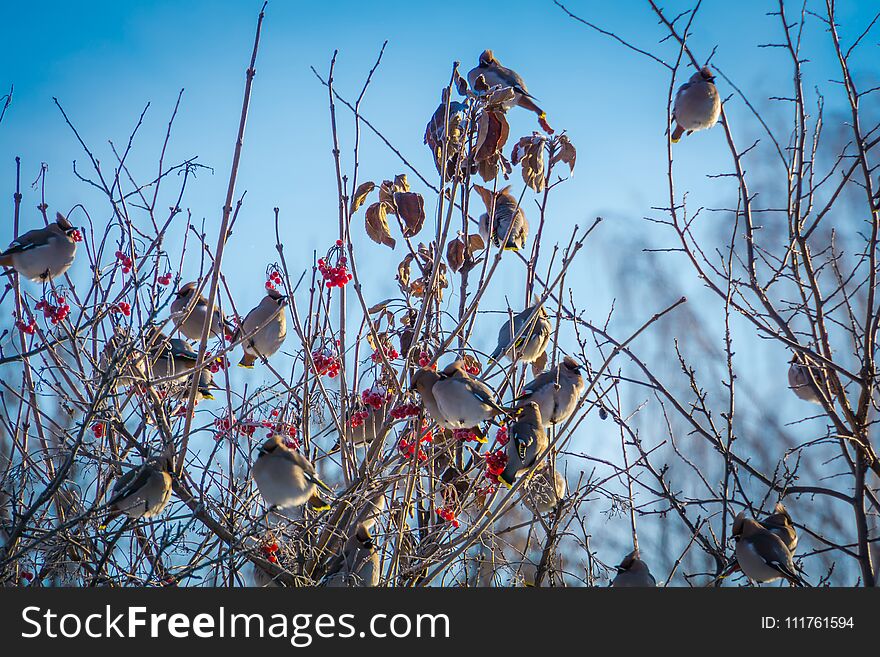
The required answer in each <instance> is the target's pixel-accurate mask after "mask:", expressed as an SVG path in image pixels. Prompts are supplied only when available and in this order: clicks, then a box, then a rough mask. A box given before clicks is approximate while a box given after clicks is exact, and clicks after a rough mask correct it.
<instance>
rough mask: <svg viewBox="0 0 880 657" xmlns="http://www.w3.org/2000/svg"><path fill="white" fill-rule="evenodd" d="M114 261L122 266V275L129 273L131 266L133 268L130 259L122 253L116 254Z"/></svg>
mask: <svg viewBox="0 0 880 657" xmlns="http://www.w3.org/2000/svg"><path fill="white" fill-rule="evenodd" d="M116 259H117V260H118V261H119V263H120V264H121V265H122V273H123V274H127V273H128V272H130V271H131V268H132V266H134V263H133V262H132V259H131V257H130V256H128V255H126V254H125V253H123V252H122V251H117V252H116Z"/></svg>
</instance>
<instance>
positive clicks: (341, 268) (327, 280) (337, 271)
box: [318, 240, 352, 287]
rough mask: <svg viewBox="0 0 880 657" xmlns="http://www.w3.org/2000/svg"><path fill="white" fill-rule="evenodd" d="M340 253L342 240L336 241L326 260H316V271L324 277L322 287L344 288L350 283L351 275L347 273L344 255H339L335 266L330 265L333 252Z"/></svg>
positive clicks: (346, 261)
mask: <svg viewBox="0 0 880 657" xmlns="http://www.w3.org/2000/svg"><path fill="white" fill-rule="evenodd" d="M334 251H336V252H338V253H342V240H336V246H335V247H333V248H331V249H330V251H329V252H328V253H327V257H326V258H320V259H319V260H318V271H320V272H321V276H323V277H324V285H325V286H327V287H345V285H346V283H348V282H349V281H351V279H352V275H351V274H349V273H348V267H347V266H346V264H347V263H348V260H347V259H346V258H345V256H344V255H340V256H339V257H338V258H337V260H336V264H335V265H331V264H330V262H329V261H330V259H331V256H332V254H333V252H334Z"/></svg>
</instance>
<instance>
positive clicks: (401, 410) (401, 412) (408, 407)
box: [391, 403, 422, 420]
mask: <svg viewBox="0 0 880 657" xmlns="http://www.w3.org/2000/svg"><path fill="white" fill-rule="evenodd" d="M421 412H422V407H421V406H419V405H418V404H413V403H408V404H399V405H398V406H395V407H394V408H392V409H391V417H392V418H394V419H395V420H404V419H406V418H408V417H414V416H416V415H418V414H419V413H421Z"/></svg>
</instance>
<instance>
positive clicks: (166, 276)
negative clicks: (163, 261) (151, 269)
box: [156, 271, 171, 285]
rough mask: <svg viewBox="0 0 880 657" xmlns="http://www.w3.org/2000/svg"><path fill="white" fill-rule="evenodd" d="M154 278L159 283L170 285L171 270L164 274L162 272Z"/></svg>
mask: <svg viewBox="0 0 880 657" xmlns="http://www.w3.org/2000/svg"><path fill="white" fill-rule="evenodd" d="M156 280H157V281H158V282H159V285H171V272H170V271H169V272H168V273H166V274H162V275H161V276H160V277H159V278H157V279H156Z"/></svg>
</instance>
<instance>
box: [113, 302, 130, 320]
mask: <svg viewBox="0 0 880 657" xmlns="http://www.w3.org/2000/svg"><path fill="white" fill-rule="evenodd" d="M110 311H111V312H113V313H117V314H118V313H122V314H123V315H125V316H126V317H128V316H129V315H131V305H130V304H128V303H126V302H125V301H120V302H119V303H117V304H115V305H114V306H113V307H112V308H111V309H110Z"/></svg>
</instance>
